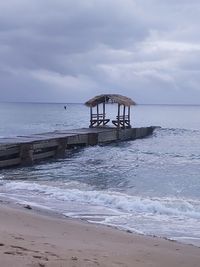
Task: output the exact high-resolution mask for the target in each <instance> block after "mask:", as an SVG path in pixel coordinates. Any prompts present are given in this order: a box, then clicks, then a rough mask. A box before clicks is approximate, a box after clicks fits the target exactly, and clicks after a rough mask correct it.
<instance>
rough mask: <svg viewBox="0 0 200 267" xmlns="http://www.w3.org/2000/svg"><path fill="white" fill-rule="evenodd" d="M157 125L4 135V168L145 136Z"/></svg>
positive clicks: (0, 143)
mask: <svg viewBox="0 0 200 267" xmlns="http://www.w3.org/2000/svg"><path fill="white" fill-rule="evenodd" d="M155 128H156V127H153V126H150V127H141V128H123V129H122V128H116V127H115V128H114V127H93V128H82V129H74V130H63V131H54V132H47V133H41V134H32V135H27V136H17V137H14V138H0V169H2V168H7V167H16V166H31V165H33V164H36V163H38V162H40V161H41V160H42V161H44V160H47V159H50V158H55V159H57V158H64V157H65V156H66V152H67V151H68V150H69V149H72V148H74V147H78V146H94V145H98V144H99V145H101V144H106V143H111V142H117V141H128V140H135V139H138V138H144V137H147V136H149V135H151V134H152V133H153V131H154V129H155Z"/></svg>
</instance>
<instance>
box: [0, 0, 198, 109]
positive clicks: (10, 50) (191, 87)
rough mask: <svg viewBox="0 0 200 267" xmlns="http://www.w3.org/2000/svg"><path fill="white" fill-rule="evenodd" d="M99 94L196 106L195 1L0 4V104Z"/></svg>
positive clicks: (28, 0) (14, 0)
mask: <svg viewBox="0 0 200 267" xmlns="http://www.w3.org/2000/svg"><path fill="white" fill-rule="evenodd" d="M101 93H120V94H123V95H127V96H130V97H132V98H133V99H134V100H135V101H136V102H137V103H171V104H173V103H182V104H184V103H187V104H200V1H199V0H6V1H0V98H1V101H32V102H34V101H37V102H84V101H85V100H87V99H88V98H90V97H92V96H94V95H97V94H101Z"/></svg>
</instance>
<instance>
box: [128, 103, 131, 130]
mask: <svg viewBox="0 0 200 267" xmlns="http://www.w3.org/2000/svg"><path fill="white" fill-rule="evenodd" d="M130 114H131V107H130V106H129V107H128V124H129V126H131V118H130Z"/></svg>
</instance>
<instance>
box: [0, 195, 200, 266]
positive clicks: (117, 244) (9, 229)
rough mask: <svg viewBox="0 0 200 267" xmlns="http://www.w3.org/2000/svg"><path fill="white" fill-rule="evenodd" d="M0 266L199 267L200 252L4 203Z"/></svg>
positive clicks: (0, 205)
mask: <svg viewBox="0 0 200 267" xmlns="http://www.w3.org/2000/svg"><path fill="white" fill-rule="evenodd" d="M0 221H1V224H0V236H1V240H0V266H9V267H12V266H13V267H14V266H15V267H21V266H33V267H36V266H38V267H46V266H49V267H51V266H52V267H53V266H55V267H57V266H58V267H62V266H63V267H64V266H71V267H75V266H83V267H84V266H88V267H89V266H108V267H110V266H128V267H129V266H130V267H132V266H138V267H142V266H153V267H160V266H162V267H165V266H166V267H168V266H173V267H179V266H182V267H189V266H190V267H198V266H199V262H200V253H199V252H200V248H198V247H196V246H194V245H187V244H183V243H179V242H176V241H174V242H173V241H170V240H165V239H164V238H159V237H151V236H143V235H141V234H136V233H129V232H127V231H122V230H119V229H117V228H114V227H111V226H104V225H102V224H101V225H100V224H93V223H89V222H87V221H85V220H80V219H78V220H77V219H71V218H68V217H64V216H63V215H61V214H57V213H56V212H51V211H49V210H47V211H44V210H41V209H39V208H35V207H32V209H27V208H24V207H23V205H21V204H20V205H18V204H14V203H11V202H9V201H5V200H1V202H0Z"/></svg>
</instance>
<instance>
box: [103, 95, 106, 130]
mask: <svg viewBox="0 0 200 267" xmlns="http://www.w3.org/2000/svg"><path fill="white" fill-rule="evenodd" d="M105 101H106V99H105ZM105 101H104V102H103V125H105V118H106V112H105V106H106V103H105Z"/></svg>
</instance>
